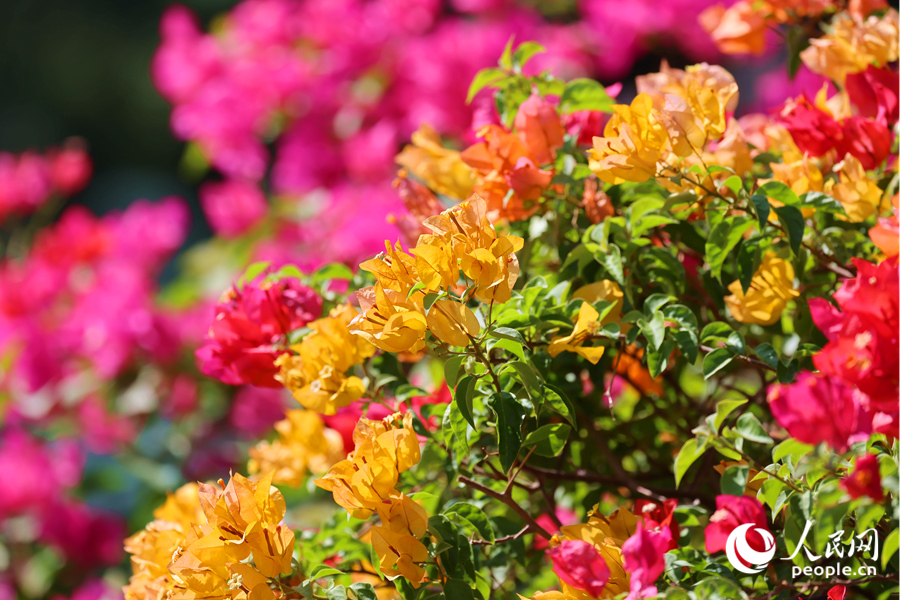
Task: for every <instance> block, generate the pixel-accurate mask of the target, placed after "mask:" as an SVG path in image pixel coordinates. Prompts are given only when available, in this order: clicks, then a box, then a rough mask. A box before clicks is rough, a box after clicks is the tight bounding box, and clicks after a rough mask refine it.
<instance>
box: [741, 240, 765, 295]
mask: <svg viewBox="0 0 900 600" xmlns="http://www.w3.org/2000/svg"><path fill="white" fill-rule="evenodd" d="M760 239H761V238H758V237H757V238H753V239H752V240H745V241H744V243H743V244H741V249H740V251H739V252H738V257H737V263H738V279H740V281H741V289H742V290H743V291H744V293H745V294H746V293H747V290H749V289H750V284H751V283H753V276H754V275H755V274H756V270H757V269H758V268H759V264H760V263H761V262H762V250H761V249H760V246H759V241H760Z"/></svg>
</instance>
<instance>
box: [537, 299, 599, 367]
mask: <svg viewBox="0 0 900 600" xmlns="http://www.w3.org/2000/svg"><path fill="white" fill-rule="evenodd" d="M599 318H600V313H598V312H597V310H596V309H595V308H594V307H593V306H591V305H590V304H588V303H587V302H584V301H582V302H581V308H580V309H578V321H576V322H575V327H573V328H572V333H570V334H569V335H564V336H556V337H554V338H553V339H551V340H550V345H548V346H547V353H548V354H549V355H550V356H553V357H556V356H558V355H560V354H561V353H563V352H574V353H575V354H577V355H579V356H581V357H583V358H586V359H587V360H588V361H590V362H591V364H594V365H596V364H597V362H598V361H599V360H600V358H601V357H602V356H603V352H604V350H606V349H605V348H604V347H603V346H597V347H591V346H585V345H584V344H585V342H587V341H588V337H589V336H591V335H594V334H596V333H597V331H598V330H599V329H600V321H599Z"/></svg>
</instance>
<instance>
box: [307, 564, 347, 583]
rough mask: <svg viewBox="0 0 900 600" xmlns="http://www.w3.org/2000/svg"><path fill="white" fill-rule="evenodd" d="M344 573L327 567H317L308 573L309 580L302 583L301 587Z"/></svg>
mask: <svg viewBox="0 0 900 600" xmlns="http://www.w3.org/2000/svg"><path fill="white" fill-rule="evenodd" d="M343 574H344V572H343V571H341V570H340V569H335V568H334V567H329V566H328V565H318V566H317V567H315V568H314V569H313V570H312V571H310V573H309V578H308V579H307V580H306V581H304V582H303V585H309V584H310V583H311V582H313V581H315V580H316V579H320V578H322V577H328V576H329V575H343Z"/></svg>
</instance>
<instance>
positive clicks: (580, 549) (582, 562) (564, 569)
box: [549, 540, 609, 597]
mask: <svg viewBox="0 0 900 600" xmlns="http://www.w3.org/2000/svg"><path fill="white" fill-rule="evenodd" d="M549 554H550V559H551V560H552V561H553V572H554V573H556V574H557V575H558V576H559V578H560V579H561V580H562V581H564V582H565V583H567V584H569V585H571V586H572V587H574V588H577V589H579V590H584V591H586V592H587V593H588V594H590V595H591V596H594V597H599V596H600V594H601V593H602V592H603V588H604V587H605V586H606V582H608V581H609V567H608V566H606V561H604V560H603V557H602V556H601V555H600V551H599V550H597V548H596V547H595V546H594V545H593V544H589V543H587V542H583V541H581V540H566V541H564V542H563V543H562V544H560V545H559V546H556V547H555V548H551V549H550V551H549Z"/></svg>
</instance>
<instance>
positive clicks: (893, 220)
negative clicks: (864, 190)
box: [869, 194, 900, 258]
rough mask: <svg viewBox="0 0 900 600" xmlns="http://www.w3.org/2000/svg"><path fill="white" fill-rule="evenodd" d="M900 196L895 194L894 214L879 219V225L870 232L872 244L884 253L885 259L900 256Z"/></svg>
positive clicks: (892, 202)
mask: <svg viewBox="0 0 900 600" xmlns="http://www.w3.org/2000/svg"><path fill="white" fill-rule="evenodd" d="M898 204H900V194H894V197H893V198H891V205H892V206H893V207H894V214H893V215H891V216H890V217H887V218H884V219H878V225H876V226H875V227H873V228H872V229H870V230H869V237H870V238H871V239H872V243H873V244H875V245H876V246H877V247H878V249H879V250H881V251H882V252H884V256H885V258H893V257H895V256H897V255H898V254H900V221H898V218H897V215H898V212H900V206H898Z"/></svg>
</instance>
